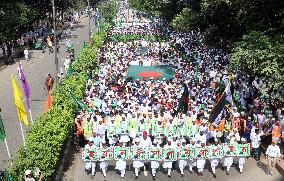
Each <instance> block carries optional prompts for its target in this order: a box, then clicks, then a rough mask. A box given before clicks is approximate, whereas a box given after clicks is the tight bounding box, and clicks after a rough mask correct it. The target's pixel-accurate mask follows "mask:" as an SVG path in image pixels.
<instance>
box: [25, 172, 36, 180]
mask: <svg viewBox="0 0 284 181" xmlns="http://www.w3.org/2000/svg"><path fill="white" fill-rule="evenodd" d="M25 181H35V179H34V178H33V176H32V171H31V170H26V171H25Z"/></svg>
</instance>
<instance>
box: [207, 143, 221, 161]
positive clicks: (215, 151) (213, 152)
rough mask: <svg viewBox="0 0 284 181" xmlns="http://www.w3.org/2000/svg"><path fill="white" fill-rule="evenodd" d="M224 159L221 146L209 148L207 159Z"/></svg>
mask: <svg viewBox="0 0 284 181" xmlns="http://www.w3.org/2000/svg"><path fill="white" fill-rule="evenodd" d="M223 157H224V151H223V145H217V146H215V145H212V146H211V147H210V151H209V158H210V159H214V158H223Z"/></svg>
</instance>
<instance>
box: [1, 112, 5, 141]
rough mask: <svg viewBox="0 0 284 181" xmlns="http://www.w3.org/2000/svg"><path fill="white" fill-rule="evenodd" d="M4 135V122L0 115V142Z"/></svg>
mask: <svg viewBox="0 0 284 181" xmlns="http://www.w3.org/2000/svg"><path fill="white" fill-rule="evenodd" d="M5 137H6V134H5V129H4V124H3V121H2V118H1V116H0V143H1V142H2V141H3V140H4V139H5Z"/></svg>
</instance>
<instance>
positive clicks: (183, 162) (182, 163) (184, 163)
mask: <svg viewBox="0 0 284 181" xmlns="http://www.w3.org/2000/svg"><path fill="white" fill-rule="evenodd" d="M180 141H181V147H186V140H185V139H184V138H182V139H181V140H180ZM178 166H179V169H180V174H181V176H182V177H184V171H183V170H184V167H186V166H187V161H186V160H179V161H178Z"/></svg>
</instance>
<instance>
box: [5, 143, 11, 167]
mask: <svg viewBox="0 0 284 181" xmlns="http://www.w3.org/2000/svg"><path fill="white" fill-rule="evenodd" d="M4 141H5V145H6V149H7V153H8V157H9V159H10V160H11V154H10V150H9V147H8V143H7V139H6V138H5V139H4ZM11 165H13V164H12V162H11Z"/></svg>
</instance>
